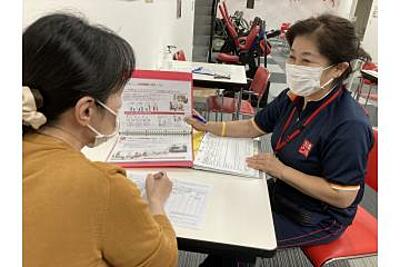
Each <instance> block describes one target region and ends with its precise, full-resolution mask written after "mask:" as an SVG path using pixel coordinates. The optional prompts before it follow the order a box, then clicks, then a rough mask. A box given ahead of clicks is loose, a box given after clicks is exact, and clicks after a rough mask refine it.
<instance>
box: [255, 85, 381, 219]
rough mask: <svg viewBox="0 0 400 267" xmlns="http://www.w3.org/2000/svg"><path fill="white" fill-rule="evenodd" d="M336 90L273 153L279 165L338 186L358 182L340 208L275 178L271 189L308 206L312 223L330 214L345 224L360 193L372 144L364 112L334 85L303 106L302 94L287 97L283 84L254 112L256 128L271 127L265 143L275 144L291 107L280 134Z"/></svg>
mask: <svg viewBox="0 0 400 267" xmlns="http://www.w3.org/2000/svg"><path fill="white" fill-rule="evenodd" d="M340 90H341V91H342V92H341V93H340V94H339V96H338V97H336V98H335V99H334V100H333V101H332V102H331V103H330V104H329V105H327V106H326V107H325V108H324V109H322V110H321V112H320V113H319V114H318V115H317V116H316V117H315V118H314V119H313V120H312V121H311V123H310V124H308V125H307V126H306V127H305V128H304V129H303V130H302V131H301V133H300V134H299V135H298V136H297V137H296V138H295V139H293V140H292V141H291V142H289V143H288V144H287V145H286V146H284V147H283V148H282V149H281V150H279V152H278V153H276V156H277V157H278V158H279V160H281V161H282V162H283V163H284V164H285V165H287V166H290V167H292V168H294V169H296V170H298V171H301V172H303V173H305V174H308V175H313V176H318V177H322V178H323V179H326V180H327V181H328V182H329V183H332V184H335V185H339V186H360V190H359V191H358V195H357V197H356V199H355V200H354V202H353V203H352V205H351V206H350V207H348V208H345V209H341V208H336V207H333V206H331V205H329V204H327V203H324V202H322V201H320V200H317V199H314V198H312V197H309V196H307V195H305V194H303V193H302V192H300V191H298V190H297V189H295V188H293V187H291V186H290V185H288V184H286V183H284V182H282V181H281V180H279V179H278V180H277V181H276V185H275V193H277V194H280V195H281V196H284V197H286V198H288V199H291V200H293V201H295V203H297V204H298V205H299V206H300V207H301V208H304V209H306V210H307V211H309V212H312V214H313V217H314V218H315V220H316V221H315V223H316V224H318V223H319V222H321V221H323V220H332V219H333V220H336V221H338V222H340V223H342V224H343V225H349V224H351V222H352V220H353V218H354V215H355V212H356V209H357V205H358V203H359V202H360V201H361V199H362V196H363V193H364V176H365V172H366V165H367V158H368V153H369V151H370V149H371V147H372V144H373V133H372V128H371V125H370V123H369V120H368V117H367V114H366V113H365V111H364V110H363V108H362V107H361V106H360V105H359V104H358V103H357V102H356V101H355V100H354V99H353V98H352V97H351V95H350V92H348V91H347V90H346V89H345V88H344V87H342V86H338V87H337V88H336V89H334V90H332V91H331V92H330V93H329V94H328V95H327V96H326V97H324V98H323V99H321V100H319V101H311V102H308V103H307V105H306V107H305V109H304V110H302V109H303V105H304V98H302V97H297V99H296V100H293V99H291V98H290V97H289V96H288V94H287V93H288V91H289V89H286V90H284V91H283V92H282V93H281V94H280V95H279V96H278V97H277V98H276V99H274V100H273V101H272V102H271V103H270V104H268V105H267V106H266V107H265V108H264V109H263V110H261V111H260V112H258V113H257V114H256V116H255V118H254V122H255V123H256V125H257V126H258V127H259V128H260V129H261V130H263V131H264V132H266V133H271V132H272V137H271V145H272V148H273V149H274V150H275V147H276V145H277V143H278V139H279V137H280V136H281V133H282V129H283V128H284V124H285V123H286V121H288V117H289V115H290V113H291V112H292V110H293V108H294V107H295V111H294V116H293V119H292V120H291V123H290V124H288V127H287V130H286V131H285V134H284V135H283V139H284V138H287V136H288V135H289V134H291V133H292V132H293V131H294V130H295V129H297V128H299V126H300V125H301V124H302V122H304V121H305V120H306V119H307V118H308V117H309V116H310V115H311V114H312V113H313V111H315V110H316V109H318V107H320V106H321V105H323V103H324V101H326V100H327V99H329V98H330V97H331V96H332V95H333V94H335V93H337V92H338V91H340Z"/></svg>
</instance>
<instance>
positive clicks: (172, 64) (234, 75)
mask: <svg viewBox="0 0 400 267" xmlns="http://www.w3.org/2000/svg"><path fill="white" fill-rule="evenodd" d="M196 68H203V69H204V70H207V71H210V72H213V73H218V74H223V75H229V76H230V79H226V78H215V77H213V76H210V75H204V74H198V73H193V86H196V87H198V88H218V89H225V90H229V91H234V92H235V94H236V92H239V96H238V99H239V101H238V102H237V105H236V114H235V115H236V118H239V111H240V107H241V100H242V89H243V88H244V87H245V85H246V84H247V77H246V69H245V66H243V65H233V64H216V63H206V62H194V61H179V60H166V61H164V62H163V64H162V67H161V70H169V71H183V72H192V70H194V69H196Z"/></svg>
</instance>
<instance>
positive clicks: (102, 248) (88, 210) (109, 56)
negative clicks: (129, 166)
mask: <svg viewBox="0 0 400 267" xmlns="http://www.w3.org/2000/svg"><path fill="white" fill-rule="evenodd" d="M134 66H135V58H134V54H133V51H132V48H131V47H130V45H129V44H128V43H127V42H126V41H125V40H123V39H122V38H121V37H119V36H117V35H116V34H114V33H113V32H112V31H110V30H108V29H106V28H104V27H102V26H92V25H89V24H88V22H87V21H85V20H83V19H82V18H79V17H76V16H73V15H68V14H52V15H48V16H45V17H42V18H40V19H38V20H37V21H35V22H34V23H33V24H31V25H30V26H29V27H28V28H26V30H25V31H24V34H23V127H24V135H23V212H24V213H23V256H24V266H68V267H73V266H121V267H122V266H160V267H161V266H162V267H168V266H176V264H177V243H176V237H175V233H174V230H173V228H172V226H171V224H170V222H169V220H168V218H167V217H166V215H165V212H164V208H163V207H164V203H165V201H166V200H167V198H168V196H169V194H170V192H171V188H172V183H171V181H170V180H169V178H168V177H167V175H166V174H165V173H159V174H154V175H152V174H149V175H148V177H147V180H146V193H147V196H148V201H145V200H143V199H142V198H141V197H140V192H139V190H138V188H137V187H136V185H135V184H134V183H132V182H130V181H129V180H128V179H127V177H126V175H125V171H124V170H123V169H121V168H119V167H117V166H114V165H110V164H106V163H100V162H91V161H90V160H88V159H86V158H85V156H84V155H83V154H82V153H81V152H80V150H81V149H82V148H83V147H84V146H97V145H99V144H101V143H102V142H104V141H106V140H107V139H108V138H109V137H111V136H112V135H113V134H114V133H116V132H117V131H118V123H117V114H118V110H119V108H120V107H121V93H122V89H123V87H124V85H125V84H126V82H127V80H128V79H129V77H130V73H131V72H132V70H133V69H134Z"/></svg>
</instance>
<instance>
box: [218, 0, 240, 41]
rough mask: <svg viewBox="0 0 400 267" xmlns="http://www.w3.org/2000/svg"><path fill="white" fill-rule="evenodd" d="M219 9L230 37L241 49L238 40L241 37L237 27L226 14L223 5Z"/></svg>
mask: <svg viewBox="0 0 400 267" xmlns="http://www.w3.org/2000/svg"><path fill="white" fill-rule="evenodd" d="M223 3H225V2H223ZM218 9H219V11H220V12H221V15H222V21H223V22H224V25H225V27H226V31H227V32H228V35H229V37H230V38H232V39H233V40H234V42H235V45H236V47H239V40H238V37H239V35H238V33H237V32H236V29H235V26H234V25H233V23H232V22H231V20H230V18H229V16H228V14H227V13H226V12H225V10H224V8H223V7H222V6H221V5H219V6H218Z"/></svg>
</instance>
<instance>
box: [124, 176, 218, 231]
mask: <svg viewBox="0 0 400 267" xmlns="http://www.w3.org/2000/svg"><path fill="white" fill-rule="evenodd" d="M127 174H128V177H129V179H130V180H132V181H134V182H135V183H136V185H137V186H138V188H139V190H140V192H141V193H142V197H143V198H146V195H145V189H144V188H145V179H146V176H147V174H148V173H145V172H143V173H142V172H130V171H128V172H127ZM211 190H212V187H211V186H210V185H207V184H200V183H193V182H183V181H179V180H175V181H173V186H172V192H171V195H170V196H169V198H168V200H167V203H166V205H165V211H166V213H167V215H168V218H169V219H170V220H171V222H172V224H173V225H174V226H177V227H182V228H191V229H200V228H201V225H202V222H203V221H204V217H205V214H206V208H207V203H208V198H209V195H210V192H211Z"/></svg>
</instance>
